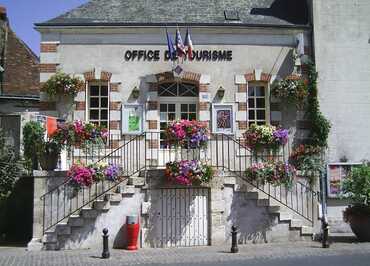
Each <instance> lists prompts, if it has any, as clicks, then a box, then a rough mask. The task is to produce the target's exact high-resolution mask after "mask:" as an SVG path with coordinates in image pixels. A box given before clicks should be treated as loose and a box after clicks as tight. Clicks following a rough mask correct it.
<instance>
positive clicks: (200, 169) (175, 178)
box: [165, 160, 214, 186]
mask: <svg viewBox="0 0 370 266" xmlns="http://www.w3.org/2000/svg"><path fill="white" fill-rule="evenodd" d="M165 173H166V177H167V179H168V180H169V181H170V182H171V183H174V184H180V185H186V186H191V185H201V184H204V183H209V182H210V181H211V179H212V177H213V174H214V172H213V169H212V167H211V166H209V165H207V164H205V163H203V162H200V161H198V160H183V161H180V162H169V163H167V164H166V171H165Z"/></svg>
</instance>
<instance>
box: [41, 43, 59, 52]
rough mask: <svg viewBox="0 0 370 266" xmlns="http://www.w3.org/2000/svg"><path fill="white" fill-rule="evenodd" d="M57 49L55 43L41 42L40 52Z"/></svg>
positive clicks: (55, 50)
mask: <svg viewBox="0 0 370 266" xmlns="http://www.w3.org/2000/svg"><path fill="white" fill-rule="evenodd" d="M57 50H58V44H57V43H41V44H40V52H41V53H56V52H57Z"/></svg>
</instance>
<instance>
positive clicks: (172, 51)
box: [166, 29, 176, 61]
mask: <svg viewBox="0 0 370 266" xmlns="http://www.w3.org/2000/svg"><path fill="white" fill-rule="evenodd" d="M166 35H167V46H168V56H169V58H170V59H171V61H173V60H174V59H175V57H176V51H175V47H174V45H173V41H172V38H171V36H170V35H169V34H168V31H167V29H166Z"/></svg>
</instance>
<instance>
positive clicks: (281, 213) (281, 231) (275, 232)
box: [234, 189, 314, 243]
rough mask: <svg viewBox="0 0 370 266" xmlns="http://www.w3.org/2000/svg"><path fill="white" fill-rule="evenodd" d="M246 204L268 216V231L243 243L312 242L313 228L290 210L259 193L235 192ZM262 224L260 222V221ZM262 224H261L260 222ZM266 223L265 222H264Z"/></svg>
mask: <svg viewBox="0 0 370 266" xmlns="http://www.w3.org/2000/svg"><path fill="white" fill-rule="evenodd" d="M234 193H240V194H241V195H242V197H243V198H244V199H245V200H246V202H248V206H249V207H250V206H253V208H257V209H259V210H260V211H259V212H264V213H266V214H267V215H268V217H267V218H266V220H269V221H268V222H267V223H268V226H267V227H268V230H266V231H265V235H264V236H263V237H259V238H254V239H250V241H245V243H267V242H269V243H273V242H294V241H312V239H313V235H314V227H313V225H312V224H311V223H310V222H309V221H306V220H305V219H304V218H303V217H300V216H299V215H297V214H295V213H294V212H293V211H292V210H290V209H289V208H287V207H285V206H284V205H283V204H279V203H278V202H277V201H274V200H273V199H268V198H267V197H266V195H265V194H264V193H262V192H260V191H244V190H243V189H242V190H236V191H234ZM261 222H262V221H261ZM262 223H263V222H262ZM265 223H266V222H265Z"/></svg>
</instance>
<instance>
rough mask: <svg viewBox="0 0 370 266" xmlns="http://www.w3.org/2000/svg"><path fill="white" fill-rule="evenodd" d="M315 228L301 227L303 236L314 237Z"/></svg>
mask: <svg viewBox="0 0 370 266" xmlns="http://www.w3.org/2000/svg"><path fill="white" fill-rule="evenodd" d="M313 231H314V230H313V227H312V226H306V225H303V226H302V227H301V234H302V235H308V236H312V235H313Z"/></svg>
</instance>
